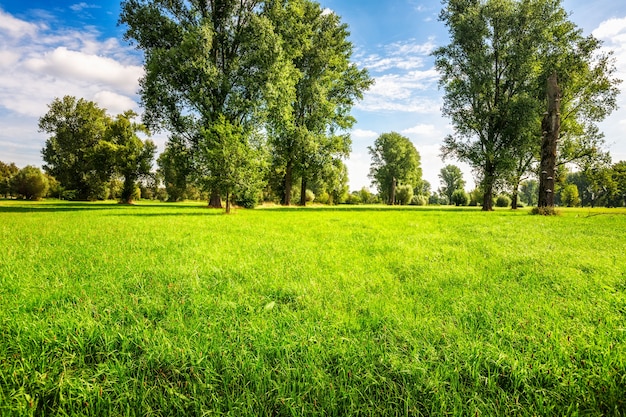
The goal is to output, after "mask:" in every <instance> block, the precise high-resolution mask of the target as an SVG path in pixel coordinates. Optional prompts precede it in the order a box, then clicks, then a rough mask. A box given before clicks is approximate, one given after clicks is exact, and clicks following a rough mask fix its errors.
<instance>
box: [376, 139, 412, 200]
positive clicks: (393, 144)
mask: <svg viewBox="0 0 626 417" xmlns="http://www.w3.org/2000/svg"><path fill="white" fill-rule="evenodd" d="M368 150H369V153H370V155H371V156H372V163H371V166H370V173H369V177H370V178H371V179H372V183H373V184H374V185H375V186H376V187H377V188H378V194H379V196H380V197H381V198H382V199H383V200H384V201H386V202H387V204H390V205H392V204H395V203H396V188H397V186H399V185H410V186H411V187H412V188H415V187H416V186H417V185H419V184H420V182H421V179H422V168H421V166H420V155H419V153H418V152H417V149H415V146H414V145H413V143H412V142H411V141H410V140H409V139H408V138H407V137H405V136H402V135H400V134H399V133H396V132H391V133H383V134H382V135H380V136H379V137H378V138H377V139H376V140H375V141H374V146H370V147H368Z"/></svg>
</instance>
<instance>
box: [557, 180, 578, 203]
mask: <svg viewBox="0 0 626 417" xmlns="http://www.w3.org/2000/svg"><path fill="white" fill-rule="evenodd" d="M561 203H562V204H563V205H564V206H567V207H578V206H579V205H580V197H579V195H578V187H577V186H576V185H575V184H567V185H566V186H565V187H563V189H562V190H561Z"/></svg>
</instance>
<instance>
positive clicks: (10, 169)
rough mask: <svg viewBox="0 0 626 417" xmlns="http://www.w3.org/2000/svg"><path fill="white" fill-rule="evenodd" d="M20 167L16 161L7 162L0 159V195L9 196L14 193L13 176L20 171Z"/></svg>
mask: <svg viewBox="0 0 626 417" xmlns="http://www.w3.org/2000/svg"><path fill="white" fill-rule="evenodd" d="M19 170H20V169H19V168H18V167H17V165H15V163H14V162H11V163H10V164H6V163H4V162H2V161H0V196H3V197H5V198H8V197H9V196H10V195H11V194H12V190H11V178H13V176H14V175H15V174H17V173H18V171H19Z"/></svg>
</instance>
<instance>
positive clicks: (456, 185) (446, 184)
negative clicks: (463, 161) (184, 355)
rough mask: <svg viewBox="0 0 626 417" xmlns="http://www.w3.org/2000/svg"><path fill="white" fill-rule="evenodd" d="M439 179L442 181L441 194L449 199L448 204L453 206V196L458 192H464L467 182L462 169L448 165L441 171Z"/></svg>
mask: <svg viewBox="0 0 626 417" xmlns="http://www.w3.org/2000/svg"><path fill="white" fill-rule="evenodd" d="M439 179H440V180H441V188H440V192H441V194H443V195H445V196H446V198H447V199H448V204H452V194H454V192H455V191H456V190H463V188H464V187H465V180H464V179H463V172H461V168H459V167H458V166H456V165H446V166H445V167H443V168H441V171H439Z"/></svg>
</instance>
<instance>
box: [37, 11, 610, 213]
mask: <svg viewBox="0 0 626 417" xmlns="http://www.w3.org/2000/svg"><path fill="white" fill-rule="evenodd" d="M440 20H441V21H442V22H443V23H444V24H445V25H446V27H447V28H448V30H449V33H450V43H449V44H448V45H445V46H442V47H440V48H438V49H436V50H435V51H434V53H433V56H434V57H435V66H436V68H437V70H438V71H439V73H440V86H441V88H442V89H443V90H444V96H443V108H442V112H443V114H444V115H445V116H447V117H449V118H450V120H451V124H452V127H453V133H452V134H451V135H449V136H447V137H446V138H445V139H444V143H443V146H442V149H441V151H442V157H443V158H444V159H445V158H454V159H456V160H459V161H463V162H467V163H469V165H470V166H471V167H472V168H473V171H474V175H475V178H476V179H477V182H478V187H477V189H476V190H474V191H472V192H471V193H469V194H465V190H463V186H464V184H463V180H462V179H460V180H459V179H458V172H456V170H455V169H454V168H456V169H457V170H458V168H457V167H454V166H452V165H448V166H446V168H444V170H445V171H444V170H442V172H441V174H440V179H441V181H442V187H441V189H439V190H438V191H437V192H431V190H430V184H428V183H427V182H425V181H423V180H422V172H421V167H420V157H419V153H418V152H417V150H416V149H415V147H414V145H413V144H412V143H411V141H410V140H408V139H407V138H405V137H403V136H402V135H399V134H397V133H395V132H391V133H385V134H382V135H381V136H380V137H379V138H377V139H376V141H375V142H374V144H373V146H371V147H369V152H370V155H371V157H372V165H371V168H370V174H369V176H370V179H371V180H372V184H373V185H374V186H375V187H376V188H377V191H378V194H377V196H376V199H378V200H379V201H382V202H385V203H387V204H397V203H413V204H420V203H427V202H430V203H442V202H445V203H454V204H459V205H463V204H465V203H466V202H467V200H469V203H473V202H476V199H477V198H480V199H481V200H482V201H481V202H480V205H481V206H482V208H483V210H491V209H492V208H493V206H494V204H495V203H494V202H496V203H497V202H498V200H499V197H503V195H501V194H505V193H506V194H508V195H509V198H510V201H511V203H512V206H513V208H516V207H517V205H518V201H520V198H519V196H520V191H521V190H522V188H524V187H526V188H529V184H532V181H533V178H534V179H537V180H539V187H538V189H537V191H536V192H537V194H538V195H537V197H538V198H537V201H538V202H539V204H540V205H541V204H543V203H542V201H544V200H545V198H544V197H545V195H546V193H548V194H549V195H550V197H551V198H550V202H551V204H553V203H554V202H555V201H558V202H561V198H562V194H563V193H565V195H568V193H569V195H571V194H572V193H573V188H572V187H569V188H568V185H572V184H575V185H576V188H577V190H578V192H579V195H580V196H581V202H582V203H583V204H585V203H589V204H592V205H593V204H615V203H616V202H618V200H619V199H618V198H617V197H616V196H617V195H618V194H619V193H620V192H621V191H620V187H621V185H620V184H621V183H620V182H619V180H618V179H616V178H617V177H616V176H615V175H613V173H614V172H616V171H615V166H611V165H610V157H609V155H608V153H606V152H605V151H603V145H604V139H603V134H602V133H601V132H600V131H599V129H598V127H597V123H598V122H600V121H601V120H603V119H604V118H605V117H606V116H607V115H608V114H610V113H611V112H612V111H613V110H614V109H615V108H616V97H617V94H618V93H619V90H618V88H617V86H618V84H619V82H620V81H619V80H618V79H616V78H615V72H616V69H615V65H614V59H613V58H612V54H611V52H606V51H604V50H602V49H601V48H600V47H601V43H600V41H598V40H597V39H595V38H594V37H593V36H583V34H582V31H581V30H580V29H579V28H577V27H576V25H574V24H573V23H572V22H570V21H569V20H568V14H567V13H566V12H565V10H564V9H563V8H562V6H561V2H560V0H445V1H444V2H443V9H442V11H441V13H440ZM120 23H121V24H123V25H125V27H126V32H125V39H126V40H127V41H129V42H130V43H131V44H133V45H135V46H136V47H137V49H138V50H140V51H141V52H143V54H144V57H145V75H144V77H143V78H142V79H141V80H140V91H139V93H140V97H141V104H142V107H143V109H144V113H143V119H142V123H138V122H135V121H134V118H135V116H136V115H135V114H134V113H132V112H126V113H124V114H122V115H118V116H115V117H113V116H110V115H107V114H106V111H105V110H103V109H100V108H98V106H97V105H96V104H95V103H92V102H87V101H85V100H83V99H75V98H73V97H64V98H63V99H55V101H54V102H53V103H52V104H51V105H50V106H49V112H48V113H47V114H46V115H45V116H43V117H42V118H41V119H40V124H39V127H40V130H42V131H44V132H46V133H48V134H49V135H50V138H49V139H48V140H47V142H46V146H45V148H44V149H43V151H42V154H43V159H44V161H45V163H46V165H45V166H44V169H45V171H46V173H47V174H49V175H51V176H53V177H55V178H56V179H57V180H58V181H59V182H60V184H61V185H62V187H63V188H64V192H65V196H66V197H70V198H77V199H93V198H102V197H103V196H104V195H105V194H106V193H107V184H110V183H111V181H121V183H122V184H123V185H122V192H121V198H120V199H121V200H122V201H124V202H130V201H132V199H133V197H134V196H136V193H137V191H136V190H137V188H138V186H139V185H140V184H141V183H142V182H144V183H145V181H152V182H153V183H155V182H156V183H158V180H159V179H158V178H157V177H156V176H155V175H152V176H151V174H150V172H149V165H150V163H151V161H152V158H153V156H154V153H155V147H154V144H153V143H152V142H151V141H150V139H145V140H142V139H140V138H139V136H141V135H149V132H166V133H167V135H168V140H167V143H166V146H165V150H164V152H163V153H162V154H161V155H160V156H159V158H158V161H157V162H158V165H159V169H158V175H159V178H160V181H162V182H163V183H164V187H165V190H166V192H167V195H168V198H169V199H170V200H172V201H175V200H179V199H183V198H188V197H189V196H190V194H194V195H197V194H198V192H200V193H203V194H204V196H206V197H207V200H208V201H209V204H210V205H211V206H213V207H222V203H223V202H225V204H226V211H227V212H228V211H230V206H231V203H232V202H235V203H236V204H239V205H243V206H246V207H251V206H254V205H255V204H256V203H257V202H258V201H260V200H261V199H265V200H274V201H278V202H280V203H281V204H284V205H290V204H291V203H292V200H293V199H294V198H296V199H297V200H298V201H299V204H306V202H307V200H311V199H313V198H315V197H317V198H318V199H319V200H323V201H324V202H328V203H338V202H341V201H346V200H347V201H352V202H356V201H359V200H360V201H371V200H372V198H371V196H368V195H366V194H367V193H366V192H365V191H366V190H361V191H359V192H358V193H353V194H351V195H348V193H347V170H346V167H345V165H344V163H343V158H345V157H347V156H348V155H349V152H350V150H351V141H350V136H349V134H348V132H349V130H350V128H351V127H352V126H353V125H354V123H355V119H354V118H353V117H352V116H351V108H352V106H353V105H354V104H355V103H356V101H357V100H359V99H361V98H362V96H363V93H364V92H365V91H366V90H367V89H368V88H369V86H370V85H371V84H372V82H373V81H372V79H371V78H370V77H369V75H368V73H367V70H365V69H359V68H358V67H357V66H356V65H355V64H354V63H353V62H352V61H351V57H352V49H353V46H352V44H351V43H350V42H349V40H348V36H349V32H348V29H347V26H346V24H344V23H342V22H341V19H340V17H339V16H337V15H336V14H335V13H332V12H328V11H327V10H325V9H323V8H322V7H321V6H320V5H319V4H318V3H316V2H314V1H310V0H211V1H206V0H194V1H171V0H125V1H123V2H122V13H121V16H120ZM549 79H550V80H553V81H552V84H550V85H552V87H550V88H552V90H550V89H549V84H548V82H547V81H548V80H549ZM557 83H558V84H557ZM550 91H551V92H550ZM548 97H551V101H549V100H548ZM546 110H548V111H546ZM548 118H551V119H550V120H553V122H552V125H554V121H555V120H556V122H557V124H556V125H554V126H557V127H558V129H557V130H556V131H555V134H554V138H553V142H554V143H553V145H551V146H552V148H550V149H549V150H548V151H546V149H547V148H545V146H544V147H543V148H542V140H544V142H545V139H546V138H547V136H551V135H552V133H550V135H548V130H550V132H552V130H551V129H548V124H546V123H547V120H548ZM542 138H543V139H542ZM557 144H558V146H557ZM546 159H549V160H550V161H551V162H550V165H549V167H548V168H546V165H545V160H546ZM616 166H617V167H619V166H620V165H619V164H616ZM572 167H575V168H576V169H577V170H578V172H579V173H580V174H579V175H578V176H576V175H575V174H571V176H570V177H569V178H570V181H569V183H566V179H567V178H568V177H567V171H568V170H570V169H571V168H572ZM610 171H611V172H613V173H609V172H610ZM455 178H456V180H457V182H456V183H455V182H454V181H455ZM546 184H547V185H546ZM109 188H110V187H109ZM157 188H158V187H157ZM566 189H567V190H569V191H565V190H566ZM109 195H110V193H109ZM496 197H498V198H496ZM503 198H504V197H503ZM571 199H573V200H574V201H575V198H573V197H567V198H565V199H564V201H568V202H569V201H570V200H571ZM528 200H529V201H530V200H532V199H528ZM469 203H468V204H469Z"/></svg>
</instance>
